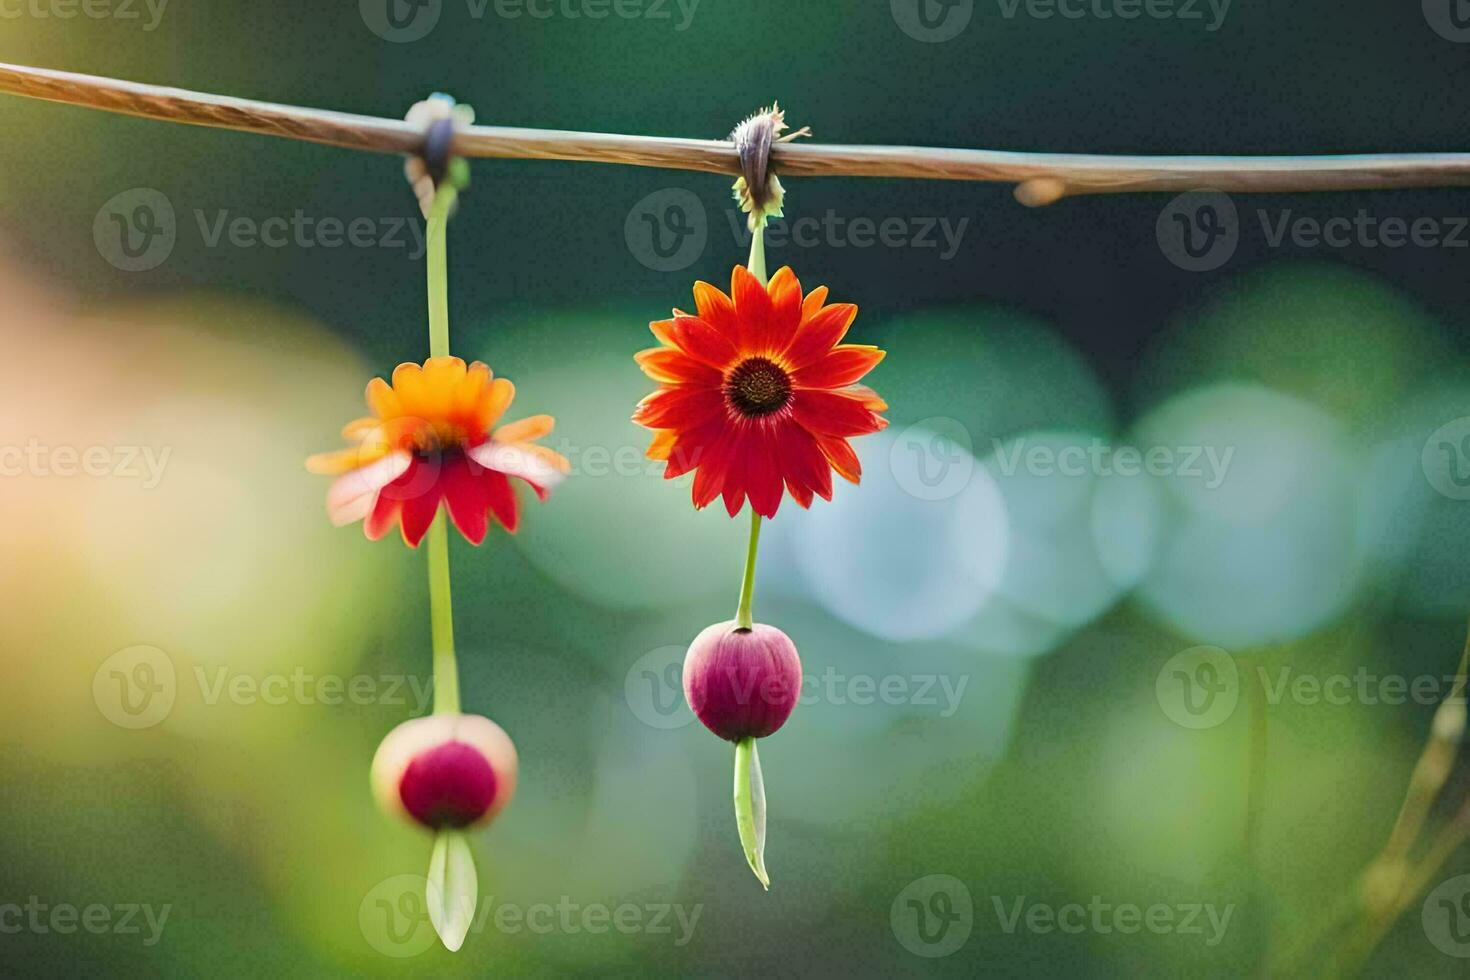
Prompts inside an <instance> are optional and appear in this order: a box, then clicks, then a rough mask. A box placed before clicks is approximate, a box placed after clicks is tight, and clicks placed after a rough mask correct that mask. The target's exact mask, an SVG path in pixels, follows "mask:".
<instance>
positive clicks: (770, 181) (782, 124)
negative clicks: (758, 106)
mask: <svg viewBox="0 0 1470 980" xmlns="http://www.w3.org/2000/svg"><path fill="white" fill-rule="evenodd" d="M785 129H786V113H785V112H783V111H782V109H781V106H780V105H778V104H776V103H772V104H771V107H770V108H769V109H762V110H761V111H759V112H757V113H755V114H754V115H753V116H751V117H750V118H749V119H746V120H745V121H744V122H742V123H741V124H740V125H738V126H736V127H735V130H734V131H733V132H732V133H731V134H730V142H732V143H734V144H735V152H736V153H738V154H739V155H740V174H741V176H740V178H739V179H738V180H736V181H735V200H736V202H737V203H739V205H740V210H742V211H744V212H745V213H746V214H747V215H749V216H750V217H749V219H748V223H749V225H750V229H751V231H754V230H755V229H756V228H759V227H760V226H761V225H762V224H764V223H765V221H766V219H767V218H779V217H780V216H781V206H782V203H783V201H784V199H785V196H786V192H785V189H784V188H782V186H781V181H780V179H779V178H778V177H777V176H776V175H775V174H774V173H772V172H771V147H772V145H774V144H776V143H785V142H787V141H789V140H794V139H796V138H797V137H800V136H810V135H811V130H810V129H809V128H807V127H806V126H803V127H802V128H801V129H798V130H797V131H796V132H794V133H791V134H789V135H786V136H782V135H781V133H782V131H783V130H785Z"/></svg>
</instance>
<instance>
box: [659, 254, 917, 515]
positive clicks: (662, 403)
mask: <svg viewBox="0 0 1470 980" xmlns="http://www.w3.org/2000/svg"><path fill="white" fill-rule="evenodd" d="M826 299H827V287H825V286H819V287H818V288H816V289H814V290H813V291H812V292H811V293H809V294H808V295H807V296H805V297H804V298H803V296H802V292H801V283H799V282H798V281H797V279H796V275H795V274H794V273H793V272H792V271H791V270H790V269H789V268H783V269H782V270H781V271H779V272H777V273H776V274H775V275H774V276H773V277H771V281H770V284H769V285H768V286H765V285H762V284H761V282H760V280H758V279H757V278H756V277H755V276H753V275H752V274H751V273H750V272H748V271H747V270H746V269H745V268H744V267H743V266H736V267H735V271H734V273H733V275H732V276H731V280H730V295H729V296H727V295H726V294H725V293H723V292H721V291H720V290H719V289H717V288H715V287H714V286H711V285H709V284H708V283H704V282H699V283H695V285H694V302H695V306H696V308H697V309H698V315H696V316H691V315H689V314H687V313H684V312H682V311H680V310H675V311H674V317H673V319H671V320H657V321H654V322H653V323H650V324H649V329H651V330H652V331H653V334H654V336H655V337H657V338H658V339H659V341H660V343H661V344H662V346H661V347H655V348H653V349H652V350H646V351H643V352H641V353H639V354H638V355H637V357H636V360H637V361H638V364H639V366H640V367H642V368H643V372H644V373H645V374H647V375H648V376H649V377H650V378H652V379H653V380H655V381H657V382H659V389H658V391H656V392H654V393H653V394H651V395H649V396H648V397H647V398H645V399H643V401H641V402H640V403H639V404H638V410H637V411H636V412H635V413H634V415H633V421H635V422H637V423H638V424H639V425H642V426H644V427H645V428H649V429H652V430H653V431H654V437H653V443H652V445H650V446H649V447H648V456H649V458H650V459H661V460H666V461H667V463H668V465H667V467H666V468H665V470H664V477H665V479H673V478H674V477H677V476H680V475H682V474H684V473H687V472H689V471H690V470H697V472H696V473H695V476H694V490H693V496H694V506H695V507H705V506H706V505H708V504H709V503H710V502H711V501H713V500H714V499H715V498H716V497H719V496H721V495H723V496H724V498H725V509H726V510H728V511H729V512H730V516H732V517H733V516H735V514H737V513H738V512H739V511H740V507H741V505H742V504H743V503H744V501H745V499H746V498H747V497H749V499H750V505H751V507H753V508H754V509H755V511H756V513H758V514H760V515H761V516H762V517H773V516H775V513H776V509H777V508H778V507H779V506H780V504H781V498H782V496H783V495H784V491H789V492H790V493H791V497H792V499H793V500H795V501H796V502H797V503H798V504H800V505H801V506H802V507H809V506H811V502H812V497H813V495H816V496H819V497H822V498H823V499H824V500H831V499H832V471H833V470H836V471H837V472H838V473H839V474H840V475H841V476H843V477H844V478H846V479H848V480H850V481H852V482H853V483H857V482H858V480H859V479H860V477H861V476H862V468H861V466H860V465H859V464H858V458H857V454H856V453H854V452H853V450H852V446H851V445H849V444H848V441H847V440H848V438H849V437H851V436H860V435H865V434H867V433H870V432H877V431H879V430H881V429H883V428H884V427H885V426H886V425H887V424H888V422H887V420H886V419H884V418H883V417H882V416H881V415H879V414H877V413H878V412H881V411H883V410H884V409H886V408H887V407H888V406H887V405H886V404H885V403H884V402H883V399H881V398H879V397H878V395H877V394H876V393H875V392H874V391H873V390H872V389H871V388H868V387H866V386H864V385H860V384H858V383H857V382H858V381H859V380H860V379H861V378H862V377H863V376H864V375H866V374H867V373H868V372H869V371H871V370H872V369H873V367H874V366H875V365H877V363H878V362H879V361H881V360H882V359H883V351H881V350H879V349H878V348H876V347H871V346H866V345H859V344H843V343H841V341H842V338H843V337H844V336H845V335H846V334H847V330H848V328H849V327H850V326H852V321H853V318H854V317H856V316H857V307H856V306H853V305H852V304H850V303H834V304H831V305H826ZM783 488H784V490H783Z"/></svg>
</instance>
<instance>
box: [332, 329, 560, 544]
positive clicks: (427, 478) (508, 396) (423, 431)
mask: <svg viewBox="0 0 1470 980" xmlns="http://www.w3.org/2000/svg"><path fill="white" fill-rule="evenodd" d="M514 398H515V386H514V385H513V384H511V383H510V382H509V381H507V380H506V379H505V378H496V377H493V376H492V374H491V371H490V368H488V367H487V366H486V365H484V364H482V363H481V362H479V361H476V362H475V363H473V364H470V365H468V366H466V365H465V362H464V361H462V360H460V359H459V358H457V357H431V358H429V359H428V360H427V361H425V362H424V363H423V366H422V367H420V366H419V365H417V364H412V363H407V364H400V365H398V367H397V369H396V370H394V372H393V383H392V384H391V385H389V384H388V383H387V382H385V381H384V380H383V379H382V378H374V379H373V380H372V381H371V382H369V383H368V386H367V403H368V407H369V408H370V409H371V410H372V413H373V414H372V415H370V416H367V417H365V418H360V419H357V420H356V421H354V422H349V423H348V424H347V426H346V428H344V429H343V430H342V436H343V438H345V439H348V440H351V441H354V442H355V443H356V445H354V446H351V447H349V448H347V449H340V450H337V451H336V452H330V453H319V454H317V455H315V456H312V457H311V458H310V459H308V460H307V461H306V466H307V469H309V470H311V471H312V472H313V473H321V474H326V475H331V476H336V477H337V481H336V482H335V483H333V484H332V487H331V489H330V490H328V491H327V514H328V516H329V517H330V518H331V520H332V523H334V524H337V525H339V526H340V525H344V524H351V523H353V522H355V521H363V522H364V524H363V529H364V531H365V532H366V533H367V536H368V537H369V538H370V539H372V540H374V541H376V540H378V539H379V538H381V537H383V536H384V535H386V534H387V533H388V532H389V531H391V530H392V529H393V528H394V526H395V525H397V526H399V527H400V528H401V530H402V533H403V540H404V541H405V542H406V543H407V544H408V545H409V547H418V543H419V541H420V540H422V539H423V536H424V534H425V533H426V532H427V531H428V529H429V525H430V524H431V523H432V522H433V520H434V516H435V515H436V514H437V513H438V512H439V505H440V504H441V503H443V504H444V505H446V506H447V507H448V509H449V517H450V519H451V520H453V521H454V526H455V527H457V528H459V531H460V533H461V534H463V535H464V536H465V538H466V539H467V540H469V541H470V542H471V543H472V544H479V543H480V542H481V541H484V540H485V533H486V531H487V530H488V529H489V519H490V517H491V516H493V517H494V518H495V520H496V521H497V522H499V524H500V525H501V527H503V528H505V529H506V530H507V531H509V532H511V533H515V530H516V527H517V525H518V524H519V522H520V509H519V504H518V502H517V500H516V495H515V491H514V489H513V488H512V486H511V482H510V478H511V477H516V478H518V479H520V480H524V481H525V482H526V483H527V484H529V485H530V487H531V489H532V490H534V491H535V492H536V495H537V496H538V497H540V498H541V499H542V500H545V499H546V497H547V495H548V494H549V493H550V490H551V488H552V487H553V486H554V485H555V484H556V483H557V482H559V481H560V480H561V478H562V476H563V475H564V474H566V473H567V472H568V471H569V470H570V469H571V466H570V464H569V463H568V462H567V460H566V458H565V457H563V456H562V455H561V454H560V453H556V452H553V451H552V450H550V449H547V448H546V447H545V446H540V445H537V444H536V442H535V440H537V439H540V438H541V437H542V436H545V435H547V434H549V433H550V432H551V430H552V427H553V426H554V425H555V420H553V419H552V417H551V416H550V415H533V416H531V417H530V418H526V419H521V420H520V421H519V422H511V423H509V424H507V425H502V426H500V427H499V428H496V427H495V425H496V423H497V422H499V421H500V417H501V416H502V415H503V414H504V413H505V410H506V409H507V408H509V407H510V403H511V400H512V399H514Z"/></svg>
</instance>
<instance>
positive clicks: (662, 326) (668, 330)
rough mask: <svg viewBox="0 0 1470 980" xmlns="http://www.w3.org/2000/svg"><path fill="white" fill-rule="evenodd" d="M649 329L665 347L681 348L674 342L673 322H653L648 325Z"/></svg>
mask: <svg viewBox="0 0 1470 980" xmlns="http://www.w3.org/2000/svg"><path fill="white" fill-rule="evenodd" d="M648 329H649V330H650V331H652V332H653V335H654V336H655V337H656V338H658V342H659V343H660V344H663V345H664V346H665V347H677V346H679V345H678V344H677V343H675V342H674V321H673V320H653V321H652V322H650V323H649V324H648Z"/></svg>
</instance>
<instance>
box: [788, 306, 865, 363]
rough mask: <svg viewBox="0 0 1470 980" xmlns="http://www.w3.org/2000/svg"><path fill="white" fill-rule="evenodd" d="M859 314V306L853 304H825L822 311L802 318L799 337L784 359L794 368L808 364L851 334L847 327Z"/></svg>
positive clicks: (797, 333)
mask: <svg viewBox="0 0 1470 980" xmlns="http://www.w3.org/2000/svg"><path fill="white" fill-rule="evenodd" d="M856 317H857V307H856V306H853V305H852V304H851V303H835V304H833V305H832V306H824V307H822V309H821V310H820V311H819V312H817V313H815V314H813V315H812V316H811V317H809V318H807V319H805V320H803V321H802V324H801V327H800V329H798V330H797V331H796V339H795V340H793V341H792V342H791V346H790V347H788V348H786V352H785V355H784V357H783V359H784V360H785V361H786V363H787V364H788V365H790V366H791V369H792V370H798V369H800V368H804V367H806V366H807V365H808V364H810V363H811V362H812V361H815V360H816V359H817V358H819V357H821V356H822V355H823V354H825V353H827V352H828V351H830V350H831V349H832V348H833V347H835V346H836V345H837V344H838V342H839V341H841V340H842V338H843V337H845V336H847V330H848V328H849V327H851V326H852V321H853V320H854V319H856Z"/></svg>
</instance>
